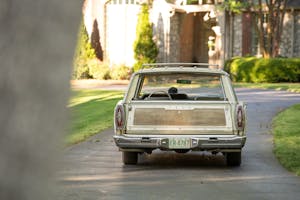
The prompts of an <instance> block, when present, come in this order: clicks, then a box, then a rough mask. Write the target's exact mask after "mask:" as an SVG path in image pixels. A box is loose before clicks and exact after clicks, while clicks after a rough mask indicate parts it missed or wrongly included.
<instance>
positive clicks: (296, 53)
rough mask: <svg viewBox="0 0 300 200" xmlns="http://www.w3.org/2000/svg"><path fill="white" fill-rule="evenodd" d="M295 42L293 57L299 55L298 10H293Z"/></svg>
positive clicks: (299, 31)
mask: <svg viewBox="0 0 300 200" xmlns="http://www.w3.org/2000/svg"><path fill="white" fill-rule="evenodd" d="M294 36H295V42H294V55H293V57H298V58H299V57H300V11H296V12H295V34H294Z"/></svg>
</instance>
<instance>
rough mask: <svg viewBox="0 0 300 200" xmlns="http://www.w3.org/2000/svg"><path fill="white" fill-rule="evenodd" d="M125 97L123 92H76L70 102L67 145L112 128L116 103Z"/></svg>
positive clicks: (73, 92)
mask: <svg viewBox="0 0 300 200" xmlns="http://www.w3.org/2000/svg"><path fill="white" fill-rule="evenodd" d="M122 97H123V92H121V91H107V90H75V91H72V97H71V99H70V102H69V105H68V107H69V109H70V115H71V125H70V130H69V132H68V135H67V137H66V139H65V140H66V143H67V144H74V143H78V142H80V141H83V140H85V139H86V138H87V137H89V136H91V135H94V134H96V133H99V132H100V131H102V130H104V129H107V128H110V127H112V125H113V112H114V107H115V105H116V103H117V102H118V101H119V100H120V99H121V98H122Z"/></svg>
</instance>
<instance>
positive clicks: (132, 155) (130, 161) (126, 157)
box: [122, 151, 138, 165]
mask: <svg viewBox="0 0 300 200" xmlns="http://www.w3.org/2000/svg"><path fill="white" fill-rule="evenodd" d="M122 157H123V163H124V165H136V164H137V161H138V153H137V152H127V151H123V152H122Z"/></svg>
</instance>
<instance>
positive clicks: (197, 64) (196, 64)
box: [142, 63, 219, 69]
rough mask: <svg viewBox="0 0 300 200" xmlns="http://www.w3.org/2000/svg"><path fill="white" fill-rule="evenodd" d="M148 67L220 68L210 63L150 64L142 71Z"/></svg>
mask: <svg viewBox="0 0 300 200" xmlns="http://www.w3.org/2000/svg"><path fill="white" fill-rule="evenodd" d="M146 66H149V67H169V66H170V67H172V66H176V67H183V66H192V67H205V68H206V67H208V66H214V67H218V66H219V65H217V64H209V63H150V64H143V65H142V69H144V68H145V67H146Z"/></svg>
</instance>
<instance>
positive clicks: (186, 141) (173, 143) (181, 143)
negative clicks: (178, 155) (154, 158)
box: [169, 138, 191, 149]
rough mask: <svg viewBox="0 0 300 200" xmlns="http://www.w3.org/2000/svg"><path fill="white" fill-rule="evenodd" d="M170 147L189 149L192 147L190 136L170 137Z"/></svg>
mask: <svg viewBox="0 0 300 200" xmlns="http://www.w3.org/2000/svg"><path fill="white" fill-rule="evenodd" d="M169 148H170V149H189V148H191V139H190V138H170V139H169Z"/></svg>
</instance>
